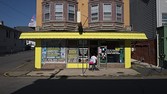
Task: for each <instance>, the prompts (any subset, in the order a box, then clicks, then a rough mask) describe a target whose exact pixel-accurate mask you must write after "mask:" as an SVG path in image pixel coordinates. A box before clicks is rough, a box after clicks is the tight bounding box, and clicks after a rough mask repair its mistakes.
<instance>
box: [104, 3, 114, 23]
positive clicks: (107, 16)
mask: <svg viewBox="0 0 167 94" xmlns="http://www.w3.org/2000/svg"><path fill="white" fill-rule="evenodd" d="M103 20H104V21H111V20H112V5H111V4H103Z"/></svg>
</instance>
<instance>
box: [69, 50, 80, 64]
mask: <svg viewBox="0 0 167 94" xmlns="http://www.w3.org/2000/svg"><path fill="white" fill-rule="evenodd" d="M68 62H70V63H76V62H78V48H69V49H68Z"/></svg>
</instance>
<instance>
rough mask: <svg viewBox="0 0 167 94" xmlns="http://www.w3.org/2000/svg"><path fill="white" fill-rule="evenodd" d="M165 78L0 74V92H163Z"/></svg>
mask: <svg viewBox="0 0 167 94" xmlns="http://www.w3.org/2000/svg"><path fill="white" fill-rule="evenodd" d="M166 84H167V80H166V79H108V78H106V79H98V78H95V79H93V78H81V79H78V78H71V79H70V78H67V77H61V78H54V79H48V78H41V77H40V78H26V77H24V78H23V77H17V78H12V77H7V78H4V77H1V78H0V94H87V93H88V94H166Z"/></svg>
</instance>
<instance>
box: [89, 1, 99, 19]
mask: <svg viewBox="0 0 167 94" xmlns="http://www.w3.org/2000/svg"><path fill="white" fill-rule="evenodd" d="M93 5H97V7H98V13H97V20H92V6H93ZM90 16H91V22H98V21H99V4H91V6H90Z"/></svg>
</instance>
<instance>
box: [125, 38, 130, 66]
mask: <svg viewBox="0 0 167 94" xmlns="http://www.w3.org/2000/svg"><path fill="white" fill-rule="evenodd" d="M125 68H131V41H130V40H125Z"/></svg>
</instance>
